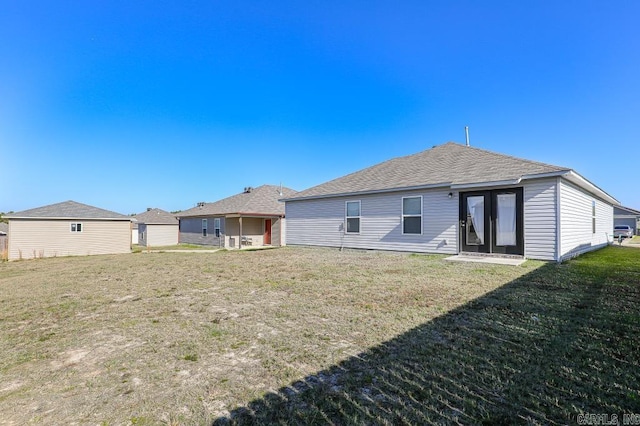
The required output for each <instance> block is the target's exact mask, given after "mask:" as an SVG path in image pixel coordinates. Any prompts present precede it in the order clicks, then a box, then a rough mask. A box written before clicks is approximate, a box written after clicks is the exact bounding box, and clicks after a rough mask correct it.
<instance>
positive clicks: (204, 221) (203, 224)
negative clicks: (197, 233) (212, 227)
mask: <svg viewBox="0 0 640 426" xmlns="http://www.w3.org/2000/svg"><path fill="white" fill-rule="evenodd" d="M202 236H203V237H206V236H207V219H202Z"/></svg>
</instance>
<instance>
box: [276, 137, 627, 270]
mask: <svg viewBox="0 0 640 426" xmlns="http://www.w3.org/2000/svg"><path fill="white" fill-rule="evenodd" d="M284 201H285V203H286V217H287V244H290V245H310V246H331V247H347V248H360V249H381V250H399V251H411V252H424V253H442V254H458V253H482V254H503V255H516V256H523V257H525V258H531V259H542V260H555V261H561V260H563V259H567V258H569V257H572V256H576V255H578V254H580V253H584V252H586V251H589V250H593V249H596V248H599V247H602V246H604V245H606V244H607V243H608V242H610V241H611V240H612V233H613V206H614V205H618V204H619V203H618V201H617V200H616V199H615V198H613V197H612V196H611V195H609V194H607V193H606V192H604V191H603V190H602V189H600V188H598V187H597V186H596V185H594V184H593V183H591V182H589V181H588V180H586V179H585V178H584V177H582V176H580V175H579V174H578V173H576V172H575V171H573V170H571V169H570V168H566V167H558V166H552V165H548V164H543V163H538V162H534V161H529V160H524V159H519V158H515V157H511V156H507V155H502V154H497V153H493V152H490V151H486V150H483V149H478V148H474V147H470V146H465V145H460V144H457V143H453V142H449V143H445V144H443V145H438V146H434V147H433V148H432V149H429V150H426V151H423V152H420V153H417V154H414V155H409V156H406V157H400V158H394V159H392V160H388V161H385V162H383V163H380V164H377V165H374V166H372V167H369V168H366V169H364V170H360V171H357V172H355V173H352V174H349V175H347V176H343V177H340V178H337V179H335V180H332V181H330V182H326V183H323V184H321V185H318V186H315V187H312V188H309V189H307V190H304V191H301V192H298V193H297V194H295V195H294V196H291V197H288V198H285V200H284Z"/></svg>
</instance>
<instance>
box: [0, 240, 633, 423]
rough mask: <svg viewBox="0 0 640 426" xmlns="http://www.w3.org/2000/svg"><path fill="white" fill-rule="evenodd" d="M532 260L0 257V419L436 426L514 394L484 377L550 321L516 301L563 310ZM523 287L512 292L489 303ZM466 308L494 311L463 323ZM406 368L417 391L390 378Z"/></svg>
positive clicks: (290, 255)
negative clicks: (415, 371)
mask: <svg viewBox="0 0 640 426" xmlns="http://www.w3.org/2000/svg"><path fill="white" fill-rule="evenodd" d="M622 249H624V248H622ZM632 251H634V252H637V250H632ZM638 253H640V252H638ZM542 265H543V264H542V263H540V262H527V263H525V264H524V265H523V266H522V267H508V266H499V265H485V264H463V263H449V262H444V261H443V260H442V257H440V256H421V255H406V254H390V253H375V252H361V251H344V252H339V251H336V250H329V249H327V250H325V249H302V248H285V249H278V250H267V251H252V252H240V251H233V252H224V251H222V252H217V253H197V254H190V253H148V254H147V253H140V254H131V255H117V256H94V257H77V258H57V259H41V260H34V261H23V262H9V263H3V264H0V335H1V336H2V340H1V341H0V412H2V413H3V418H2V421H4V422H6V423H9V424H11V423H13V424H24V423H28V422H42V423H52V424H62V423H65V424H66V423H72V422H77V423H80V424H207V423H211V422H213V421H215V420H216V419H218V421H219V422H223V423H224V422H225V421H226V420H225V416H229V415H230V414H232V415H233V417H232V418H233V420H232V421H234V422H240V423H243V422H247V423H252V422H258V423H270V422H280V423H282V422H284V423H287V422H289V421H291V422H294V423H295V422H299V423H310V422H311V423H313V422H317V423H324V422H327V421H331V422H335V423H349V422H364V423H372V422H374V423H378V422H382V423H384V422H387V423H397V422H398V421H400V422H402V419H403V418H405V419H406V421H407V422H409V423H412V422H413V423H415V422H416V421H417V422H421V421H427V420H434V419H435V420H434V421H449V420H450V419H452V418H453V417H455V413H457V411H456V410H462V411H465V410H466V411H467V413H468V414H466V415H467V417H466V419H467V421H466V422H467V423H469V422H475V421H479V420H481V419H482V418H483V417H482V416H483V414H482V413H484V412H485V411H486V408H483V407H480V408H478V407H479V406H480V405H482V404H483V403H482V401H486V400H490V399H491V398H493V395H498V396H500V395H502V396H501V397H502V398H504V397H508V395H507V394H505V389H507V388H509V386H512V384H510V382H509V381H508V380H506V381H504V382H501V381H499V383H502V384H501V385H500V386H498V387H496V386H497V385H496V383H498V382H496V383H494V382H492V380H493V376H492V374H494V373H493V372H491V371H490V370H491V369H492V368H494V369H501V370H500V371H502V369H513V371H514V373H513V374H516V370H518V369H519V368H520V369H521V368H522V365H521V362H523V360H527V359H529V360H531V359H534V358H531V357H533V356H534V355H535V354H536V353H538V351H542V350H544V345H543V343H544V339H545V338H544V336H545V333H547V332H550V331H553V330H557V329H561V328H562V324H563V323H562V321H561V320H560V319H557V318H556V317H554V316H553V315H551V314H549V316H548V318H547V316H545V314H544V313H542V314H541V312H542V311H541V310H540V309H538V308H536V309H533V308H531V309H533V310H532V312H529V311H525V312H523V311H522V307H523V306H525V307H526V306H529V304H530V303H531V301H532V300H533V301H534V302H535V303H537V304H540V303H543V302H544V297H542V295H544V294H547V293H545V292H550V293H549V294H554V295H557V296H558V297H560V298H561V299H562V300H565V301H566V302H567V303H569V304H570V305H568V306H573V305H571V303H574V299H575V295H573V294H572V291H573V290H572V289H571V288H570V285H573V284H571V281H569V284H567V283H560V284H559V283H558V282H556V281H554V279H555V278H554V279H551V278H550V277H552V276H551V275H549V272H544V273H542V272H538V271H540V270H541V269H543V268H552V269H553V270H554V271H555V273H556V274H557V273H560V274H565V275H561V276H564V277H567V279H569V278H570V277H574V275H572V273H569V272H570V271H571V267H570V266H569V267H567V266H566V265H550V266H549V265H545V266H544V267H542V268H540V267H541V266H542ZM567 268H569V269H567ZM563 271H564V272H563ZM536 274H537V275H536ZM527 279H528V280H529V281H528V282H521V283H520V284H517V285H516V288H518V289H520V291H521V293H517V292H515V293H507V294H503V296H501V297H498V296H496V294H501V293H496V290H498V291H502V290H500V289H501V288H510V286H513V285H514V284H513V283H514V282H515V283H519V282H520V281H518V280H527ZM572 279H575V277H574V278H572ZM624 288H625V289H627V287H624ZM532 289H533V290H532ZM534 290H538V292H537V293H536V291H534ZM627 290H628V289H627ZM627 290H625V291H627ZM628 291H630V292H631V293H629V295H632V296H633V297H636V295H637V293H634V292H633V291H635V290H633V291H632V290H628ZM516 296H517V297H516ZM514 297H515V299H514ZM629 297H631V296H629ZM474 300H475V302H473V303H471V304H469V302H471V301H474ZM554 303H555V302H554ZM585 303H591V302H585ZM478 306H480V307H482V312H484V313H487V312H488V313H489V314H490V315H489V314H487V315H486V316H482V317H474V315H475V314H474V312H475V311H474V309H480V308H478ZM536 306H537V305H536ZM553 306H554V307H555V308H558V307H559V306H560V305H553ZM589 306H591V305H589ZM555 308H554V309H555ZM469 309H470V310H469ZM554 312H555V311H554ZM502 314H504V315H502ZM492 315H493V316H492ZM501 315H502V316H501ZM531 315H539V316H542V317H543V318H544V326H545V328H544V329H540V328H536V324H537V323H536V322H535V321H534V320H532V319H531V318H532V317H531ZM630 315H635V314H633V313H630ZM556 316H557V315H556ZM474 318H475V319H474ZM554 318H556V319H554ZM630 318H631V317H630ZM633 318H635V317H633ZM554 321H555V322H554ZM434 324H435V325H434ZM592 326H593V327H596V328H597V324H595V325H592ZM450 327H453V328H450ZM625 332H626V331H625ZM509 333H520V334H518V336H519V337H518V339H521V340H519V341H517V342H515V341H511V340H513V336H510V334H509ZM503 338H504V339H508V340H510V341H509V342H505V344H504V346H502V348H503V349H504V350H505V352H500V350H499V349H500V347H496V346H495V345H494V343H495V341H497V340H496V339H503ZM477 339H480V340H477ZM483 339H484V340H483ZM487 339H488V340H487ZM528 339H532V340H528ZM536 339H537V340H536ZM483 341H491V342H493V343H492V344H491V345H488V346H485V347H481V346H482V344H483V343H482V342H483ZM511 345H514V346H513V347H512V346H511ZM535 345H538V347H536V346H535ZM541 345H542V346H541ZM389 348H396V349H392V350H391V349H389ZM516 348H520V349H521V350H522V351H524V352H522V353H521V352H518V350H517V349H516ZM485 349H486V350H485ZM487 351H488V352H487ZM529 352H531V354H533V355H531V357H528V356H525V353H529ZM456 353H457V354H459V356H452V355H455V354H456ZM461 357H462V358H461ZM492 357H494V359H493V360H492ZM402 359H404V360H405V361H403V363H400V364H397V363H396V361H398V360H402ZM394 360H395V361H394ZM480 361H482V362H480ZM483 362H487V363H488V364H486V365H485V364H483ZM416 366H421V367H420V371H425V372H426V371H429V374H433V375H434V376H433V377H431V376H429V377H431V378H430V379H429V380H430V382H428V381H426V379H425V378H424V377H422V378H421V377H417V376H416V377H414V378H413V379H411V380H405V379H404V378H403V379H402V380H395V379H394V378H398V377H403V375H406V374H408V373H407V372H410V371H412V368H414V367H416ZM543 367H544V366H542V365H541V366H540V368H543ZM446 368H452V369H453V370H454V371H457V372H459V374H460V377H459V378H458V379H459V382H456V386H458V387H471V388H472V389H471V391H472V393H473V394H475V395H477V398H476V399H474V398H467V399H465V398H462V400H455V398H454V400H451V401H448V402H447V404H449V405H451V406H452V407H456V408H455V410H454V411H448V412H445V413H444V414H442V412H441V411H442V410H441V406H442V401H445V402H446V401H447V398H453V397H451V395H453V394H455V393H456V392H454V391H452V389H450V388H449V385H447V383H453V382H455V381H456V380H458V379H455V380H454V378H453V377H452V376H451V375H450V374H449V373H450V372H449V371H448V370H447V369H446ZM469 368H471V369H472V370H474V369H475V370H477V372H480V371H485V370H486V371H488V373H487V374H486V375H481V379H482V380H484V381H485V382H486V386H487V389H484V390H483V389H482V385H481V383H480V382H470V381H469V380H467V379H465V377H467V378H468V379H471V378H473V379H478V377H474V376H473V374H472V371H471V370H469ZM578 373H579V372H578ZM478 374H479V373H478ZM483 374H484V373H483ZM518 374H520V373H518ZM498 376H499V377H502V376H500V375H498ZM438 377H440V378H438ZM514 377H515V378H514V379H513V380H515V381H516V382H518V380H520V379H518V378H517V375H516V376H514ZM500 380H502V379H500ZM425 383H431V385H430V386H426V385H425ZM523 383H524V384H523V385H520V384H519V385H518V386H519V387H518V389H520V387H521V386H525V387H526V386H529V385H530V384H531V383H530V381H528V379H527V380H523ZM416 386H417V387H416ZM502 386H503V387H502ZM558 386H561V384H558ZM625 389H626V388H625ZM471 391H470V392H471ZM363 392H364V393H363ZM483 392H489V394H483ZM363 395H364V396H363ZM505 395H506V396H505ZM633 395H635V394H633ZM367 398H368V399H367ZM430 398H431V399H430ZM252 401H253V402H252ZM345 401H347V402H345ZM349 401H351V402H349ZM415 401H418V402H415ZM420 401H422V402H420ZM438 401H440V402H438ZM456 401H457V402H456ZM341 404H342V405H341ZM239 406H241V407H242V406H244V407H246V408H240V409H237V407H239ZM416 406H418V407H423V408H424V411H422V412H421V411H420V410H416V408H415V407H416ZM349 407H351V408H349ZM353 407H359V408H353ZM398 407H405V409H404V410H405V411H403V409H402V408H398ZM509 407H511V406H508V407H507V408H509ZM256 409H257V410H256ZM353 410H355V411H353ZM376 410H378V411H376ZM438 410H440V411H438ZM452 410H453V408H452ZM483 410H485V411H483ZM559 412H560V411H559ZM340 413H343V414H342V417H341V414H340ZM385 413H386V414H385ZM393 413H395V414H393ZM452 413H454V414H452ZM560 413H562V414H564V411H561V412H560ZM281 416H284V417H281ZM394 416H395V417H394ZM397 416H400V417H397ZM452 416H453V417H452ZM398 419H400V420H398Z"/></svg>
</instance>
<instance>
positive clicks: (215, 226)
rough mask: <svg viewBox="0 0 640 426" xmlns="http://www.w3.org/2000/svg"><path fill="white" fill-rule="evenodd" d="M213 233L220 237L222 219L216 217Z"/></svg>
mask: <svg viewBox="0 0 640 426" xmlns="http://www.w3.org/2000/svg"><path fill="white" fill-rule="evenodd" d="M213 232H214V233H215V235H216V237H219V236H220V218H219V217H216V218H215V219H213Z"/></svg>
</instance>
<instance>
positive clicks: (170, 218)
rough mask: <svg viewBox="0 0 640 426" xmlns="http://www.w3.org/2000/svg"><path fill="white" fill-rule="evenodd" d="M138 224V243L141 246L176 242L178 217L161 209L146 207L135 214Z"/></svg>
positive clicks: (169, 244) (168, 244)
mask: <svg viewBox="0 0 640 426" xmlns="http://www.w3.org/2000/svg"><path fill="white" fill-rule="evenodd" d="M135 219H136V222H137V224H138V244H140V245H142V246H151V247H152V246H155V247H160V246H172V245H176V244H178V234H179V231H178V218H176V216H175V215H174V214H171V213H169V212H166V211H164V210H161V209H153V208H148V209H147V211H146V212H143V213H140V214H137V215H135Z"/></svg>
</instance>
